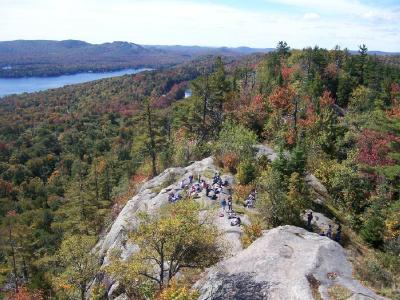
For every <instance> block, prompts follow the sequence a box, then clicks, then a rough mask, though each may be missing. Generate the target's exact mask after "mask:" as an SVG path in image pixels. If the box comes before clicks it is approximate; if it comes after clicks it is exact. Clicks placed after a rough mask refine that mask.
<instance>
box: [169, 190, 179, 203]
mask: <svg viewBox="0 0 400 300" xmlns="http://www.w3.org/2000/svg"><path fill="white" fill-rule="evenodd" d="M179 198H180V196H179V195H177V196H175V195H174V193H173V192H171V193H169V195H168V201H169V202H171V203H173V202H175V201H177V200H179Z"/></svg>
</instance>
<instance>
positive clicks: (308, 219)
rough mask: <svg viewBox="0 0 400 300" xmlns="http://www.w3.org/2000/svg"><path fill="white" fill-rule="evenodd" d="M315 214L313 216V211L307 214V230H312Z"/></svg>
mask: <svg viewBox="0 0 400 300" xmlns="http://www.w3.org/2000/svg"><path fill="white" fill-rule="evenodd" d="M313 217H314V216H313V214H312V211H310V212H309V213H308V214H307V228H308V229H309V230H311V221H312V219H313Z"/></svg>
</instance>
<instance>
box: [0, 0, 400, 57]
mask: <svg viewBox="0 0 400 300" xmlns="http://www.w3.org/2000/svg"><path fill="white" fill-rule="evenodd" d="M16 39H47V40H64V39H79V40H84V41H87V42H91V43H103V42H112V41H128V42H134V43H138V44H146V45H200V46H217V47H219V46H228V47H238V46H248V47H258V48H270V47H275V46H276V44H277V42H278V41H281V40H283V41H286V42H287V43H288V44H289V45H290V46H291V47H292V48H303V47H307V46H315V45H318V46H320V47H324V48H329V49H331V48H333V47H334V46H335V45H339V46H341V47H342V48H344V47H347V48H349V49H357V48H358V45H360V44H366V45H367V46H368V48H369V50H381V51H392V52H399V51H400V0H381V1H369V0H335V1H330V0H308V1H307V0H215V1H211V0H171V1H169V0H0V40H2V41H5V40H16Z"/></svg>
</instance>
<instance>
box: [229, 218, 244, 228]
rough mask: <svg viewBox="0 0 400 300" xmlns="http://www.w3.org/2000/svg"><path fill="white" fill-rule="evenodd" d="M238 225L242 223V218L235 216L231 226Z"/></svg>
mask: <svg viewBox="0 0 400 300" xmlns="http://www.w3.org/2000/svg"><path fill="white" fill-rule="evenodd" d="M240 225H242V220H241V219H240V217H236V218H235V219H234V220H232V222H231V226H240Z"/></svg>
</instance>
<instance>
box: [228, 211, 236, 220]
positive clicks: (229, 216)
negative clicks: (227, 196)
mask: <svg viewBox="0 0 400 300" xmlns="http://www.w3.org/2000/svg"><path fill="white" fill-rule="evenodd" d="M236 217H237V216H236V213H235V212H234V211H230V212H228V219H236Z"/></svg>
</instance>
